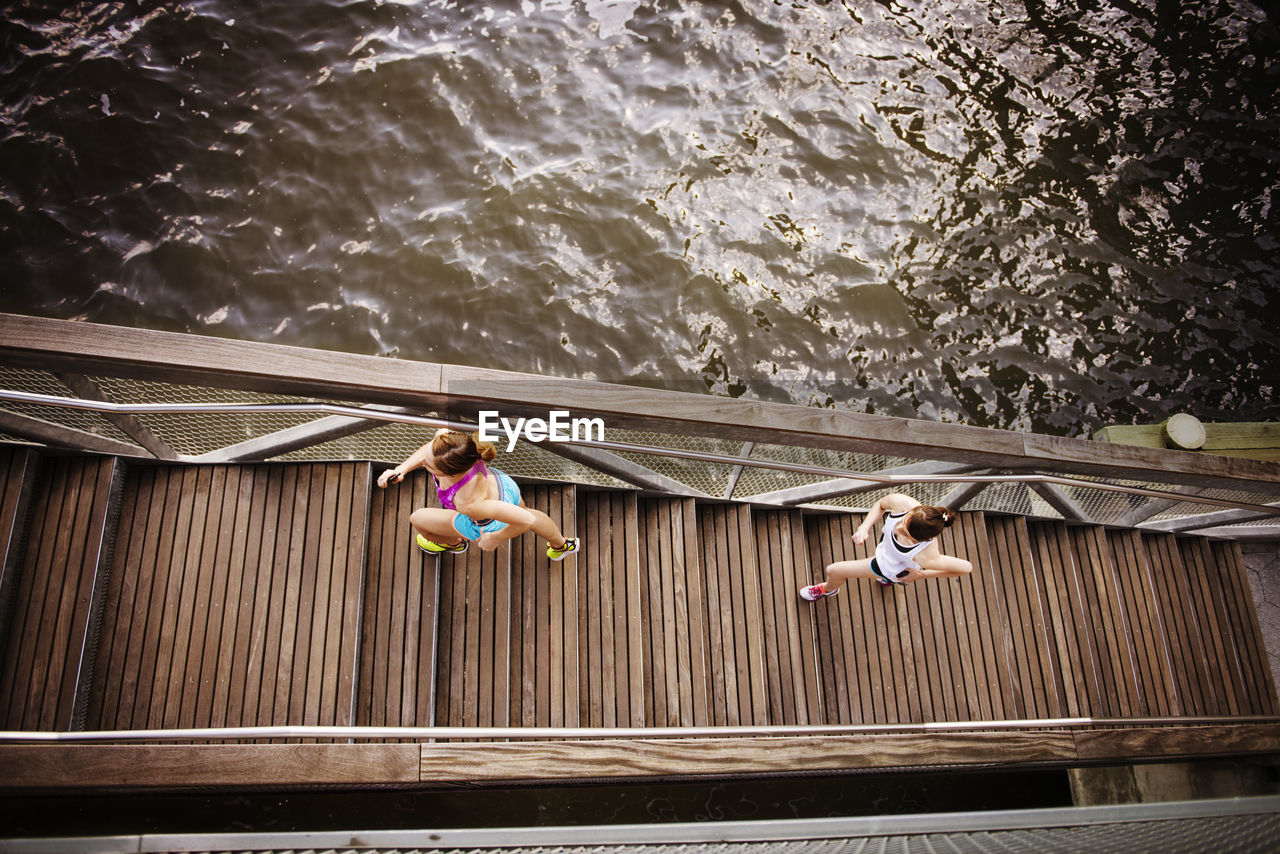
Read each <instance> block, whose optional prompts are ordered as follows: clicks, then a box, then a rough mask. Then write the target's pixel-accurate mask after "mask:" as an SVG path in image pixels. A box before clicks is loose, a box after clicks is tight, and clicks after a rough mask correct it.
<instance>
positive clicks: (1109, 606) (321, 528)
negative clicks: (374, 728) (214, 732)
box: [0, 447, 1280, 776]
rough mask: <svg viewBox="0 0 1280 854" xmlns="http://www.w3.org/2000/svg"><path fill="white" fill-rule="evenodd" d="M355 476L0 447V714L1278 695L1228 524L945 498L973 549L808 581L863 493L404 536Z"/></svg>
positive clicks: (958, 543)
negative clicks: (898, 570)
mask: <svg viewBox="0 0 1280 854" xmlns="http://www.w3.org/2000/svg"><path fill="white" fill-rule="evenodd" d="M375 476H376V472H375V471H374V470H373V468H372V467H371V466H370V465H369V464H367V463H330V464H322V463H306V464H292V463H290V464H285V463H268V464H252V465H214V466H187V465H170V464H150V463H147V464H141V463H134V462H130V463H128V464H126V463H124V462H122V461H121V460H118V459H115V458H99V457H57V456H47V457H41V456H40V455H38V454H36V453H35V452H33V451H31V450H28V449H25V448H21V447H8V448H0V478H3V484H2V486H3V494H2V495H0V555H2V556H3V557H4V563H3V566H2V567H0V569H2V571H3V575H2V576H0V621H2V622H0V716H2V717H3V721H2V722H0V728H3V729H7V730H77V729H91V730H93V729H135V728H136V729H157V728H174V727H183V728H185V727H208V726H250V725H270V724H333V725H342V724H356V725H378V726H401V725H404V726H508V725H510V726H551V727H560V726H593V727H594V726H606V727H614V726H617V727H654V726H721V725H728V726H732V725H748V724H760V725H791V724H857V723H876V724H895V723H910V722H934V721H1000V720H1013V719H1028V718H1059V717H1078V716H1087V717H1108V718H1112V717H1114V718H1138V717H1146V716H1190V717H1193V716H1223V715H1226V716H1247V715H1273V714H1276V713H1277V712H1280V706H1278V704H1277V699H1276V692H1275V686H1274V684H1273V682H1272V678H1271V674H1270V670H1269V668H1268V665H1267V659H1266V656H1265V651H1264V649H1263V644H1262V640H1261V637H1260V633H1259V629H1258V624H1257V620H1256V616H1255V613H1254V609H1253V606H1252V600H1251V597H1250V593H1249V590H1248V583H1247V580H1246V577H1245V574H1244V571H1243V568H1242V561H1241V555H1240V552H1239V548H1238V547H1237V546H1236V545H1235V544H1233V543H1228V542H1218V541H1210V540H1206V539H1200V538H1195V537H1182V536H1174V535H1168V534H1146V533H1138V532H1134V531H1130V530H1105V529H1103V528H1100V527H1088V526H1075V525H1067V524H1064V523H1057V522H1040V521H1030V522H1029V521H1027V520H1026V519H1023V518H1020V517H1007V516H984V515H983V514H982V513H962V514H961V518H960V522H959V524H957V525H956V526H955V527H953V528H952V529H950V530H948V531H947V532H946V533H945V534H944V535H943V539H942V548H943V550H944V551H946V552H948V553H951V554H956V555H959V556H962V557H965V558H967V559H969V560H971V561H972V562H973V563H974V565H975V567H976V568H977V569H976V571H975V572H974V573H973V574H972V575H971V576H968V577H965V578H960V579H952V580H947V581H933V582H927V583H922V584H916V585H905V586H902V587H896V588H892V589H882V588H880V587H879V586H878V585H874V584H870V583H864V584H857V583H855V584H850V585H849V586H847V587H846V588H845V590H844V592H842V594H841V595H840V596H839V597H836V598H834V599H829V600H826V601H824V602H821V603H817V604H808V603H804V602H801V601H800V600H799V599H798V598H797V591H798V589H799V588H800V587H801V586H803V585H805V584H808V583H811V582H812V581H814V580H816V579H819V578H820V577H821V572H822V567H823V566H824V565H825V564H826V563H828V562H830V561H832V560H835V559H845V558H850V557H862V556H865V555H866V554H867V548H868V546H861V547H857V546H854V545H853V544H852V541H851V539H850V536H851V534H852V533H853V530H854V529H855V528H856V526H857V524H858V522H859V521H860V518H859V517H858V516H856V515H850V514H845V513H829V514H824V513H803V512H801V511H799V510H780V509H763V508H753V507H749V506H746V505H741V504H729V503H717V502H703V501H695V500H693V499H687V498H659V497H649V496H644V495H637V494H636V493H632V492H620V491H607V490H596V489H591V490H588V489H583V488H580V487H574V486H569V485H526V486H525V487H524V492H525V496H526V500H527V502H528V503H529V504H530V505H532V506H536V507H539V508H541V509H543V510H545V511H546V512H547V513H549V514H550V515H551V516H552V517H553V518H555V519H557V521H558V522H559V523H560V524H561V526H562V528H563V529H564V530H565V531H566V532H569V531H574V532H577V533H578V534H579V535H581V536H582V537H583V538H584V540H585V543H586V550H585V552H584V553H583V554H581V555H579V556H576V557H575V558H570V559H568V560H566V561H564V562H563V563H553V562H550V561H549V560H547V558H546V557H545V555H543V554H542V548H543V547H545V544H541V543H535V542H534V539H533V538H532V537H528V536H526V537H521V538H518V539H516V540H515V541H513V542H512V543H511V544H510V545H509V546H504V547H503V548H501V549H499V550H498V551H496V552H493V553H488V554H486V553H481V552H480V551H479V550H478V549H475V548H473V549H472V550H471V551H469V552H468V553H467V554H466V555H465V556H460V557H454V556H445V557H443V558H429V557H426V556H424V555H423V554H422V553H421V552H419V551H418V550H417V549H416V548H415V547H414V546H413V543H412V539H411V533H410V530H409V527H408V524H407V517H408V514H409V512H410V511H411V509H412V508H414V507H416V506H422V505H423V504H426V503H429V502H433V501H434V495H433V493H432V491H431V489H430V487H429V484H428V482H427V481H428V479H427V478H426V477H425V475H423V474H422V473H421V472H418V473H416V474H415V475H413V476H411V477H409V478H408V479H406V481H405V483H404V484H402V485H401V486H399V487H392V488H390V489H388V490H379V489H377V488H376V486H374V485H373V481H374V479H375ZM868 545H869V544H868ZM1241 732H1243V730H1242V731H1241ZM1034 737H1035V738H1036V739H1039V740H1040V742H1043V743H1046V744H1048V743H1051V742H1053V743H1056V742H1054V738H1056V737H1057V736H1055V737H1053V738H1051V737H1050V736H1049V734H1047V733H1034ZM1224 737H1226V736H1224ZM1268 737H1271V736H1268ZM1228 740H1230V739H1228ZM1028 743H1030V742H1028ZM1186 743H1188V742H1186V740H1185V739H1183V740H1182V741H1179V740H1177V739H1171V740H1170V741H1168V743H1164V744H1162V743H1161V742H1160V741H1159V739H1158V738H1156V739H1155V740H1154V741H1151V742H1150V743H1149V744H1148V745H1147V748H1146V749H1147V753H1146V754H1145V755H1153V756H1158V755H1177V754H1178V752H1179V751H1180V750H1183V749H1184V747H1180V746H1179V745H1185V744H1186ZM1270 743H1271V742H1265V744H1270ZM1265 744H1264V745H1263V746H1265ZM348 746H349V745H348ZM358 746H359V747H360V748H361V749H362V750H364V751H365V753H364V754H363V755H364V756H365V759H364V760H363V761H367V762H369V763H372V764H373V765H376V764H377V762H376V756H378V755H381V754H379V753H378V751H379V750H383V749H384V748H385V749H386V750H392V749H393V747H395V746H394V745H384V746H378V745H367V744H361V745H358ZM401 746H402V747H406V748H408V747H413V749H417V747H418V746H417V745H408V744H404V745H401ZM456 746H457V747H458V748H464V747H472V746H474V745H462V744H459V745H456ZM936 746H937V745H936V744H935V747H936ZM241 747H242V748H245V749H249V746H247V745H242V746H241ZM313 747H317V748H319V747H324V745H313ZM332 747H333V748H334V749H337V748H338V747H341V745H333V746H332ZM494 747H495V748H496V747H501V749H502V751H511V750H514V749H516V748H519V747H521V745H520V744H519V743H518V742H508V743H506V744H504V745H495V746H494ZM170 748H171V749H173V750H179V749H182V748H178V747H175V746H170ZM38 749H39V748H33V747H28V748H16V747H10V748H0V750H10V751H19V753H14V754H12V755H14V756H18V755H19V754H21V755H22V756H30V755H35V754H30V753H21V751H33V750H38ZM96 749H97V750H98V751H99V752H98V753H96V754H94V755H95V756H99V757H101V756H106V755H108V753H105V752H103V751H109V750H118V749H123V748H102V747H99V748H96ZM163 749H164V748H152V750H156V751H161V750H163ZM192 749H194V748H192ZM260 749H265V748H260ZM556 749H557V750H563V749H564V745H563V744H562V745H560V746H558V747H557V748H556ZM603 749H604V748H603V747H601V746H599V745H594V746H589V747H585V748H584V750H588V751H597V752H598V751H600V750H603ZM938 749H941V748H938ZM1102 749H1103V748H1099V750H1102ZM1249 749H1260V748H1249ZM986 750H987V753H985V754H984V756H985V760H984V761H986V762H999V761H1001V759H1002V758H1007V759H1008V760H1009V761H1014V760H1016V759H1017V758H1018V755H1019V754H1017V752H1016V751H1011V752H1009V753H1008V754H1007V755H1006V756H1005V757H1002V756H1000V755H996V756H994V757H993V756H992V755H991V752H990V748H989V747H988V748H986ZM1228 752H1229V751H1228ZM1120 753H1123V751H1121V752H1120ZM1120 753H1117V755H1120ZM165 755H172V754H165ZM387 755H388V756H390V755H392V754H391V753H388V754H387ZM394 755H396V756H400V754H394ZM424 755H425V754H424ZM442 755H443V754H442ZM779 755H781V753H779ZM935 755H936V757H937V758H936V761H937V762H940V763H941V762H946V761H948V759H947V756H948V754H946V753H945V750H944V751H943V752H941V753H937V754H935ZM1101 755H1102V754H1099V756H1101ZM458 756H465V754H462V753H460V754H458ZM953 760H954V758H953ZM228 761H229V760H228ZM397 761H400V760H399V759H397ZM451 761H455V762H456V761H462V760H458V759H457V758H456V757H454V759H453V760H451ZM565 761H570V760H565ZM609 761H614V760H613V759H610V760H609ZM682 761H685V762H687V763H688V764H689V770H688V773H696V770H694V769H695V768H696V767H697V766H698V763H700V762H702V761H704V760H703V759H700V758H699V757H698V755H697V753H696V751H690V752H687V753H686V755H685V759H684V760H682ZM424 762H425V760H424ZM873 764H874V763H873ZM19 765H20V763H19ZM14 767H19V766H14ZM21 767H25V766H21ZM704 770H705V769H704ZM676 773H678V771H677V772H676ZM549 776H550V774H549Z"/></svg>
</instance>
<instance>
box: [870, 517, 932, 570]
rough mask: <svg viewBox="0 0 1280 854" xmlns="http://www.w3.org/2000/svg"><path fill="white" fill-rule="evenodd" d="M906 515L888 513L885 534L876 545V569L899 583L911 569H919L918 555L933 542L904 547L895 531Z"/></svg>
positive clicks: (928, 541) (927, 541)
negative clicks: (899, 579) (894, 533)
mask: <svg viewBox="0 0 1280 854" xmlns="http://www.w3.org/2000/svg"><path fill="white" fill-rule="evenodd" d="M906 515H907V514H906V513H886V514H885V517H884V533H882V534H881V535H880V542H879V543H877V544H876V568H877V569H878V570H879V571H880V574H881V575H883V576H884V577H885V578H887V579H889V580H890V581H893V582H897V583H901V582H898V577H899V576H900V575H902V574H903V573H905V572H907V571H908V570H911V569H918V568H919V566H920V564H918V563H916V555H918V554H920V552H922V551H924V550H925V549H927V548H928V547H929V544H930V543H932V542H933V540H925V541H924V542H922V543H916V544H915V545H914V546H904V545H902V544H901V543H899V542H898V541H897V540H896V539H895V538H894V536H893V529H894V528H896V527H898V521H899V520H900V519H902V517H903V516H906Z"/></svg>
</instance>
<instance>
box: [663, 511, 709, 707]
mask: <svg viewBox="0 0 1280 854" xmlns="http://www.w3.org/2000/svg"><path fill="white" fill-rule="evenodd" d="M673 522H674V523H675V524H676V528H675V529H674V531H673V534H674V536H675V542H676V543H677V548H676V549H675V550H674V551H673V553H672V556H673V558H674V560H673V562H672V566H671V571H672V583H673V588H672V592H673V594H674V595H675V606H676V646H677V648H678V649H679V660H678V663H677V668H678V674H679V677H680V686H681V691H680V707H681V710H682V711H681V717H680V720H681V723H682V724H684V723H685V722H687V721H692V725H693V726H707V725H708V724H709V722H710V720H711V687H710V676H709V671H708V668H707V649H708V639H707V622H706V613H707V596H706V588H705V586H704V582H703V579H704V577H705V576H704V570H703V566H702V561H701V557H700V555H701V552H700V550H699V547H698V512H697V507H696V505H695V502H693V501H692V500H689V499H685V500H682V501H681V502H680V509H679V512H678V513H676V514H675V515H674V516H673Z"/></svg>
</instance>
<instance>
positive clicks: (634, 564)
mask: <svg viewBox="0 0 1280 854" xmlns="http://www.w3.org/2000/svg"><path fill="white" fill-rule="evenodd" d="M621 518H622V530H621V534H622V551H621V553H620V554H617V553H615V563H614V566H615V575H614V578H615V588H614V589H615V591H617V593H616V594H615V595H620V596H621V597H622V598H621V601H619V603H618V605H617V607H616V609H615V615H616V619H617V620H618V630H617V631H616V632H615V636H616V637H617V639H618V657H619V661H620V662H625V667H620V668H619V679H618V720H619V722H622V723H623V724H624V725H625V726H645V725H647V723H648V721H649V720H650V719H649V718H648V717H647V716H646V715H645V694H644V672H645V670H646V669H647V668H648V666H649V662H648V656H646V655H645V654H644V643H643V638H642V632H643V630H644V624H643V623H642V622H641V618H640V541H639V537H640V522H639V518H638V506H637V502H636V496H635V494H634V493H627V494H625V495H623V496H622V517H621ZM615 536H616V534H615ZM619 557H620V558H621V560H620V561H619V560H618V558H619ZM619 582H620V584H621V588H619V587H618V584H619Z"/></svg>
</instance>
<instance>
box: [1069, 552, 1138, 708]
mask: <svg viewBox="0 0 1280 854" xmlns="http://www.w3.org/2000/svg"><path fill="white" fill-rule="evenodd" d="M1068 530H1069V532H1070V535H1071V542H1072V547H1073V550H1074V556H1075V561H1076V563H1077V564H1078V565H1079V567H1080V575H1079V579H1080V581H1081V582H1082V588H1083V593H1084V599H1085V602H1086V603H1087V605H1088V609H1087V612H1086V619H1088V620H1089V626H1090V630H1091V632H1092V638H1093V648H1094V649H1095V650H1096V651H1097V663H1098V666H1099V668H1098V669H1099V684H1100V689H1101V690H1100V696H1101V698H1102V700H1103V703H1104V704H1105V706H1106V712H1105V714H1106V715H1108V716H1111V717H1128V716H1131V715H1134V714H1138V712H1137V709H1138V708H1139V704H1138V701H1137V698H1136V697H1135V696H1134V695H1135V693H1136V687H1134V685H1133V669H1132V666H1131V659H1130V656H1129V648H1128V643H1127V641H1126V638H1125V627H1124V622H1123V618H1122V616H1121V614H1120V609H1119V603H1118V602H1117V601H1116V592H1115V587H1116V580H1115V576H1114V574H1113V573H1112V571H1111V566H1110V556H1109V555H1107V554H1106V546H1105V543H1104V542H1103V541H1102V531H1101V529H1099V528H1094V527H1082V528H1070V529H1068Z"/></svg>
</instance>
